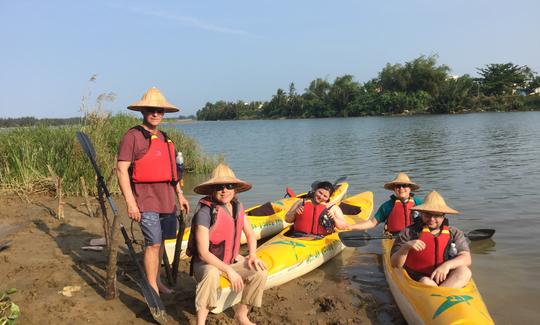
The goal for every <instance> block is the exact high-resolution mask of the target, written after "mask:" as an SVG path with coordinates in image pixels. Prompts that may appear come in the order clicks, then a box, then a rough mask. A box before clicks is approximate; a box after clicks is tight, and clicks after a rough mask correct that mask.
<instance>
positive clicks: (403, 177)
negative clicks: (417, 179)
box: [384, 173, 420, 191]
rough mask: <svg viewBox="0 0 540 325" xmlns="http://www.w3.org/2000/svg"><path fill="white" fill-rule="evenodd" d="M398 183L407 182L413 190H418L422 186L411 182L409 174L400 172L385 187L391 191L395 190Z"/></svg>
mask: <svg viewBox="0 0 540 325" xmlns="http://www.w3.org/2000/svg"><path fill="white" fill-rule="evenodd" d="M398 184H407V185H409V186H410V187H411V190H412V191H416V190H417V189H419V188H420V186H419V185H418V184H416V183H414V182H411V180H410V179H409V176H408V175H407V174H405V173H399V174H397V176H396V178H394V179H393V180H392V181H390V182H388V183H386V184H384V188H385V189H387V190H390V191H393V190H394V187H395V186H396V185H398Z"/></svg>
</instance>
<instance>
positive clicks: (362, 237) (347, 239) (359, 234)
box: [338, 229, 495, 247]
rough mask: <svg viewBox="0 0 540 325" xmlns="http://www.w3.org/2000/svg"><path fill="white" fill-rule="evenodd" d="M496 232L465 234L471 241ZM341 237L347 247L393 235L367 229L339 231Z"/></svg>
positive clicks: (491, 235)
mask: <svg viewBox="0 0 540 325" xmlns="http://www.w3.org/2000/svg"><path fill="white" fill-rule="evenodd" d="M493 234H495V229H475V230H471V231H469V232H468V233H466V234H465V236H466V237H467V238H469V240H470V241H477V240H483V239H489V238H491V237H493ZM338 236H339V239H340V240H341V242H342V243H343V245H345V246H347V247H362V246H366V245H367V244H368V240H376V239H391V238H392V236H391V235H387V236H371V235H370V234H368V233H367V232H365V231H361V230H353V231H342V232H340V233H338Z"/></svg>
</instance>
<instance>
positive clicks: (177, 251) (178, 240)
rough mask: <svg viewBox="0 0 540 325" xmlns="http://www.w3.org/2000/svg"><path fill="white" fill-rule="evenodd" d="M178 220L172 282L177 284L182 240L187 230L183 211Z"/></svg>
mask: <svg viewBox="0 0 540 325" xmlns="http://www.w3.org/2000/svg"><path fill="white" fill-rule="evenodd" d="M177 218H178V223H179V225H178V233H177V234H176V245H174V259H173V263H172V281H173V284H176V280H177V278H178V266H179V264H180V254H181V253H182V239H183V237H184V231H185V229H186V222H185V221H184V215H183V213H182V210H180V213H179V214H178V216H177Z"/></svg>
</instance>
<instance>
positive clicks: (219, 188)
mask: <svg viewBox="0 0 540 325" xmlns="http://www.w3.org/2000/svg"><path fill="white" fill-rule="evenodd" d="M250 188H251V184H249V183H246V182H244V181H242V180H240V179H238V178H236V176H235V175H234V172H233V171H232V170H231V169H230V168H229V167H228V166H227V165H225V164H219V165H218V166H217V167H216V168H215V169H214V171H213V173H212V178H211V179H209V180H208V181H206V182H203V183H201V184H199V185H198V186H196V187H195V188H194V189H193V190H194V191H195V192H196V193H198V194H202V195H206V196H205V197H204V198H202V199H201V200H200V201H199V209H198V211H197V212H196V213H195V215H194V216H193V220H192V225H191V234H190V238H189V242H188V248H187V251H186V253H187V254H188V256H191V257H192V261H191V263H192V264H191V266H192V270H193V274H194V276H195V279H196V280H197V289H196V295H195V308H196V310H197V324H198V325H202V324H204V323H205V321H206V318H207V316H208V312H209V311H210V310H211V309H213V308H214V307H216V306H217V302H218V299H219V288H220V275H221V274H222V273H223V274H224V275H226V277H227V278H228V279H229V281H230V283H231V289H232V290H233V291H234V292H240V291H242V299H241V301H240V304H239V305H238V306H237V308H236V309H235V316H234V317H235V319H236V320H237V321H238V323H240V324H253V323H252V322H251V321H250V320H249V318H248V312H249V306H255V307H260V306H261V304H262V296H263V290H264V286H265V284H266V278H267V271H266V267H265V265H264V263H263V262H262V261H261V260H260V259H258V258H257V255H255V250H256V248H257V240H256V238H255V233H254V232H253V229H252V228H251V225H250V223H249V222H248V219H247V218H246V217H245V215H244V208H243V206H242V204H241V203H240V201H238V198H237V197H236V193H240V192H244V191H247V190H249V189H250ZM242 232H244V234H245V235H246V238H247V246H248V250H249V255H248V256H247V257H246V258H244V257H243V256H241V255H239V249H240V238H241V235H242Z"/></svg>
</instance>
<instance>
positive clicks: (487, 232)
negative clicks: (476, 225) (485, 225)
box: [466, 229, 495, 241]
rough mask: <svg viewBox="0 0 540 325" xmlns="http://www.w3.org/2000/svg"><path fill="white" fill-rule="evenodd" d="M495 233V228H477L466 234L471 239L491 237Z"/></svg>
mask: <svg viewBox="0 0 540 325" xmlns="http://www.w3.org/2000/svg"><path fill="white" fill-rule="evenodd" d="M494 234H495V229H475V230H471V231H469V232H468V233H467V234H466V236H467V238H469V240H470V241H475V240H483V239H489V238H491V237H493V235H494Z"/></svg>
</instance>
